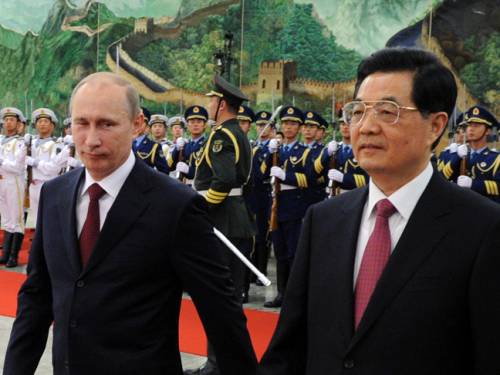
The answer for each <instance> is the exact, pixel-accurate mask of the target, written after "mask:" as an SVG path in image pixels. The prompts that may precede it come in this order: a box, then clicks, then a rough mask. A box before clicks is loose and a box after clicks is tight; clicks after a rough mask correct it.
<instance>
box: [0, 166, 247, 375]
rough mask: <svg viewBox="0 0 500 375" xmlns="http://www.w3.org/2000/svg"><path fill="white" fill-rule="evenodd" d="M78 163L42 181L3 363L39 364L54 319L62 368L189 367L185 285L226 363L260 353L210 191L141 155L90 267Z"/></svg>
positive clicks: (153, 370) (240, 364)
mask: <svg viewBox="0 0 500 375" xmlns="http://www.w3.org/2000/svg"><path fill="white" fill-rule="evenodd" d="M83 176H84V173H83V169H82V168H80V169H77V170H75V171H72V172H69V173H68V174H66V175H64V176H61V177H59V178H57V179H55V180H52V181H50V182H47V183H45V184H44V185H43V190H42V195H41V198H40V208H39V216H38V218H39V219H38V223H37V231H36V235H35V239H34V241H33V246H32V249H31V254H30V260H29V265H28V279H27V280H26V282H25V283H24V285H23V286H22V288H21V290H20V292H19V301H18V311H17V317H16V320H15V322H14V326H13V329H12V334H11V338H10V342H9V346H8V349H7V355H6V360H5V368H4V374H5V375H24V374H33V373H34V371H35V368H36V366H37V363H38V361H39V358H40V355H41V354H42V352H43V349H44V347H45V344H46V338H47V331H48V329H49V326H50V325H51V323H52V321H54V342H53V364H54V373H55V374H72V375H73V374H74V375H79V374H81V375H89V374H103V375H110V374H120V375H121V374H130V375H138V374H145V375H151V374H153V375H154V374H158V375H160V374H161V375H169V374H172V375H174V374H175V375H179V374H181V373H182V370H181V361H180V354H179V347H178V319H179V309H180V303H181V296H182V291H183V289H184V290H186V291H188V292H189V293H190V295H191V297H192V298H193V301H194V303H195V305H196V307H197V309H198V311H199V313H200V316H201V319H202V322H203V324H204V326H205V330H206V332H207V335H208V337H209V339H210V342H211V343H212V344H213V346H214V348H215V351H216V355H217V359H218V363H219V367H220V369H221V371H222V373H223V374H228V375H232V374H236V373H238V374H254V373H255V366H256V359H255V354H254V352H253V349H252V346H251V343H250V338H249V335H248V332H247V329H246V320H245V317H244V315H243V312H242V309H241V306H240V305H239V303H238V299H237V298H236V297H235V295H234V290H233V285H232V281H231V280H230V276H229V275H230V274H229V270H228V269H227V268H226V267H224V266H222V264H223V263H222V261H221V260H220V255H221V252H222V251H227V250H226V249H223V248H222V245H221V244H220V242H219V240H218V239H217V238H216V237H215V236H214V234H213V231H212V225H211V224H210V223H209V221H208V220H207V215H206V205H205V203H204V199H203V198H202V197H201V196H199V195H197V194H196V193H195V192H194V191H192V190H191V189H189V188H187V187H186V186H184V185H182V184H180V183H178V182H177V181H175V180H173V179H171V178H169V177H168V176H165V175H163V174H161V173H158V172H155V171H154V170H152V169H150V168H149V167H148V166H146V165H145V164H144V163H142V162H141V161H139V160H137V161H136V163H135V166H134V168H133V170H132V172H131V174H130V175H129V177H128V178H127V180H126V181H125V184H124V185H123V187H122V189H121V191H120V193H119V195H118V196H117V198H116V200H115V202H114V204H113V206H112V207H111V209H110V211H109V213H108V216H107V218H106V221H105V223H104V226H103V228H102V231H101V235H100V237H99V239H98V243H97V244H96V248H95V250H94V252H93V253H92V255H91V257H90V259H89V263H88V264H87V266H86V267H85V268H84V269H82V266H81V262H80V256H79V249H78V242H77V235H76V225H75V203H76V195H77V192H78V186H79V183H80V181H81V180H82V177H83Z"/></svg>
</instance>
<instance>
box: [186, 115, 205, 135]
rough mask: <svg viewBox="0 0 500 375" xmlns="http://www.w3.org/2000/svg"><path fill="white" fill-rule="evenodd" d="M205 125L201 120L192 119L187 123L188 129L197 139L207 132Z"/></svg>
mask: <svg viewBox="0 0 500 375" xmlns="http://www.w3.org/2000/svg"><path fill="white" fill-rule="evenodd" d="M205 124H206V122H205V121H203V120H202V119H201V118H192V119H189V120H188V121H187V127H188V130H189V133H191V136H192V137H194V138H196V137H199V136H200V135H202V134H203V133H204V132H205Z"/></svg>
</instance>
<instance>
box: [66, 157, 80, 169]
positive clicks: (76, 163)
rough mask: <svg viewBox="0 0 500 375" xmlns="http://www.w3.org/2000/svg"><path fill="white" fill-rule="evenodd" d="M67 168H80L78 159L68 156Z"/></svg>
mask: <svg viewBox="0 0 500 375" xmlns="http://www.w3.org/2000/svg"><path fill="white" fill-rule="evenodd" d="M68 166H70V167H72V168H78V167H79V166H80V162H79V161H78V159H75V158H73V157H71V156H70V157H68Z"/></svg>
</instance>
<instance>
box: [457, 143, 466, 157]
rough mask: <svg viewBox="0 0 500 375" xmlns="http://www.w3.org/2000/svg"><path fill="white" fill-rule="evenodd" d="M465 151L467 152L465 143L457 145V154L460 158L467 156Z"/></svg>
mask: <svg viewBox="0 0 500 375" xmlns="http://www.w3.org/2000/svg"><path fill="white" fill-rule="evenodd" d="M467 153H468V149H467V145H460V146H458V147H457V154H458V156H459V157H461V158H462V159H463V158H465V157H466V156H467Z"/></svg>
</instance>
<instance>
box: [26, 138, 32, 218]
mask: <svg viewBox="0 0 500 375" xmlns="http://www.w3.org/2000/svg"><path fill="white" fill-rule="evenodd" d="M32 141H33V137H32V136H31V134H29V133H28V134H25V136H24V143H25V145H26V156H29V157H31V154H32V151H31V143H32ZM26 172H27V173H26V174H27V179H26V188H25V192H24V208H30V190H29V189H30V185H31V184H32V182H33V167H32V166H31V165H28V166H27V168H26Z"/></svg>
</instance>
